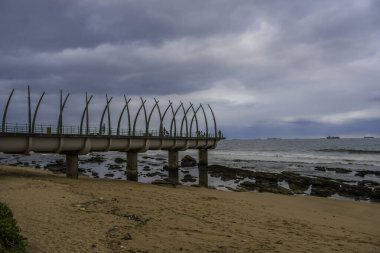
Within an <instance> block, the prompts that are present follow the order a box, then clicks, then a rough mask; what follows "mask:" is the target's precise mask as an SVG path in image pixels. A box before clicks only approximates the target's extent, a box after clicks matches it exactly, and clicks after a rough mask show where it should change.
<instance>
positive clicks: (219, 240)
mask: <svg viewBox="0 0 380 253" xmlns="http://www.w3.org/2000/svg"><path fill="white" fill-rule="evenodd" d="M0 201H1V202H5V203H6V204H7V205H8V206H9V207H10V208H11V209H12V210H13V212H14V215H15V218H16V219H17V222H18V224H19V226H20V227H21V229H22V234H23V235H24V236H25V237H27V239H28V250H29V252H32V253H33V252H181V251H182V252H380V240H379V238H380V204H376V203H366V202H354V201H343V200H333V199H326V198H319V197H311V196H284V195H276V194H270V193H254V192H244V193H239V192H223V191H218V190H213V189H207V188H198V187H186V186H176V187H172V186H158V185H150V184H141V183H135V182H126V181H118V180H106V179H89V178H80V179H79V180H70V179H66V178H65V177H64V175H59V174H53V173H51V172H49V171H43V170H38V169H32V168H30V169H29V168H17V167H9V166H1V167H0Z"/></svg>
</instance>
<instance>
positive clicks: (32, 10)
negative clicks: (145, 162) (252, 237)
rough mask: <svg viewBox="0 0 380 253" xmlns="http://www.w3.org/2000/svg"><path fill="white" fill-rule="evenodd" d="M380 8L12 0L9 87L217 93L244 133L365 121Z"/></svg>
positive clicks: (1, 91) (7, 21) (223, 120)
mask: <svg viewBox="0 0 380 253" xmlns="http://www.w3.org/2000/svg"><path fill="white" fill-rule="evenodd" d="M378 13H380V3H379V1H375V0H373V1H370V0H363V1H349V0H340V1H327V0H326V1H314V0H313V1H312V0H297V1H284V0H270V1H268V0H257V1H252V0H249V1H248V0H246V1H243V0H241V1H228V0H221V1H220V0H218V1H217V0H210V1H204V0H196V1H177V0H166V1H153V0H151V1H149V0H144V1H122V0H110V1H103V0H77V1H74V0H61V1H59V0H56V1H50V0H39V1H28V0H23V1H22V0H20V1H10V0H3V1H0V35H1V39H0V99H1V101H5V99H6V96H7V94H9V92H10V90H11V89H12V88H15V89H17V90H23V91H22V92H24V91H25V88H26V84H30V85H31V87H32V90H33V92H35V93H34V95H35V96H37V93H39V92H42V91H43V90H44V91H47V92H48V93H49V94H52V96H53V97H54V96H55V97H56V95H57V93H58V91H59V90H60V89H64V90H65V91H70V92H71V93H72V94H76V95H77V97H78V99H74V100H73V102H72V103H76V104H78V105H79V104H80V105H82V103H83V101H82V100H80V99H79V97H81V98H82V97H83V96H82V95H83V93H84V92H86V91H88V92H90V93H91V94H94V95H96V96H98V97H101V99H102V100H101V101H102V103H103V99H104V94H105V93H109V94H111V95H119V96H121V94H123V93H126V94H127V95H128V96H139V95H144V96H148V97H152V96H160V97H161V98H162V99H168V98H172V99H173V98H174V99H176V100H184V101H188V100H192V101H195V102H201V101H205V102H211V103H212V104H214V105H215V108H216V112H217V114H219V119H220V125H221V126H223V127H225V128H226V129H235V130H236V132H241V133H243V132H245V130H242V129H255V131H257V132H260V133H261V131H263V133H262V135H265V131H266V130H265V129H268V133H269V129H271V128H273V127H274V126H276V127H275V128H276V129H298V130H299V128H295V127H294V126H295V125H297V126H299V125H302V124H300V123H303V124H307V125H308V129H314V130H313V131H314V133H319V131H317V129H324V128H323V127H322V128H321V127H320V124H322V125H326V126H327V125H333V126H336V127H337V129H338V128H339V127H341V129H342V130H343V129H344V125H350V124H354V125H357V126H360V127H362V128H365V124H359V122H361V121H366V120H368V121H371V122H376V120H377V119H380V114H379V113H378V112H377V111H376V108H379V105H380V101H379V99H378V97H379V94H380V88H379V83H378V80H380V72H379V71H378V70H379V67H380V60H379V59H380V46H379V45H380V29H379V27H380V18H379V16H380V15H379V14H378ZM20 101H23V100H22V99H21V100H20ZM51 101H54V99H51ZM46 102H47V103H52V102H49V100H47V101H46ZM4 103H5V102H1V103H0V104H1V105H3V104H4ZM47 114H48V113H47ZM46 118H48V117H47V116H46ZM236 122H239V123H240V124H241V126H240V128H239V129H240V130H239V129H238V128H236V126H235V127H234V126H233V124H235V123H236ZM355 129H356V128H355ZM371 129H372V130H373V129H374V128H371ZM325 130H326V131H327V128H326V129H325ZM356 130H357V129H356ZM372 130H371V131H372ZM287 131H288V130H287ZM289 131H290V130H289ZM299 131H300V133H301V130H299ZM313 131H311V132H308V134H309V136H313ZM232 132H233V131H232ZM357 132H358V133H359V131H357ZM284 133H286V131H284ZM373 133H374V134H380V133H379V132H373ZM235 135H236V136H237V134H235ZM289 135H290V134H289ZM246 136H252V135H250V134H247V135H246Z"/></svg>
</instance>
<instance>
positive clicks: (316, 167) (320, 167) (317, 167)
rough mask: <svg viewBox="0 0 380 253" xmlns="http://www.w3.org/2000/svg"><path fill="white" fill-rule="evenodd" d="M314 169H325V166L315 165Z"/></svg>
mask: <svg viewBox="0 0 380 253" xmlns="http://www.w3.org/2000/svg"><path fill="white" fill-rule="evenodd" d="M314 169H315V170H318V171H326V167H322V166H315V167H314Z"/></svg>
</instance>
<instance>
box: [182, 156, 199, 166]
mask: <svg viewBox="0 0 380 253" xmlns="http://www.w3.org/2000/svg"><path fill="white" fill-rule="evenodd" d="M194 166H197V161H196V160H195V159H194V158H193V157H191V156H189V155H186V156H184V157H183V158H182V160H181V167H194Z"/></svg>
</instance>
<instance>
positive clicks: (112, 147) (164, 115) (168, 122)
mask: <svg viewBox="0 0 380 253" xmlns="http://www.w3.org/2000/svg"><path fill="white" fill-rule="evenodd" d="M13 94H14V90H12V92H11V93H10V95H9V97H8V99H7V101H6V103H5V106H4V109H3V115H2V122H1V129H0V152H4V153H13V154H20V153H21V154H29V153H30V152H35V153H57V154H64V155H65V156H66V176H67V177H69V178H78V157H79V155H85V154H88V153H90V152H107V151H119V152H125V153H126V155H127V166H126V174H127V179H128V180H133V181H136V180H137V174H138V173H137V167H138V166H137V164H138V153H142V152H146V151H147V150H166V151H167V152H168V167H169V169H170V170H178V152H179V151H184V150H187V149H197V150H198V159H199V161H198V164H199V165H201V166H207V164H208V150H209V149H214V148H215V147H216V145H217V144H218V142H219V141H220V140H221V139H224V137H223V135H222V133H221V131H220V130H218V128H217V124H216V119H215V114H214V112H213V110H212V108H211V106H210V105H207V107H206V108H205V107H204V106H203V105H202V104H200V105H197V106H195V105H193V104H192V103H190V104H189V106H185V105H184V104H183V103H182V102H180V104H179V105H178V106H174V105H173V102H171V101H169V104H168V105H166V106H165V108H164V110H162V108H161V107H160V104H159V101H158V100H156V99H154V105H153V106H152V107H151V108H148V106H147V105H146V101H147V100H144V99H143V98H140V101H141V105H140V106H139V107H138V109H137V112H136V113H135V114H134V117H133V115H132V113H131V111H130V101H131V99H130V98H129V99H128V98H127V97H126V96H125V95H124V104H123V106H122V108H120V111H119V112H118V120H117V122H116V125H115V126H116V127H113V125H112V123H113V122H112V120H111V112H110V103H111V101H112V97H108V96H107V95H106V101H105V106H104V109H103V110H102V114H101V117H100V122H99V124H98V125H97V126H91V125H90V123H89V122H90V121H89V107H90V103H91V101H92V99H93V96H89V95H87V94H86V96H85V103H84V108H83V112H82V114H81V117H78V119H79V120H80V122H79V124H78V125H77V126H65V125H64V124H63V117H64V109H65V106H66V104H67V101H68V99H69V96H70V94H67V95H65V96H63V94H62V91H61V92H60V99H59V105H58V107H59V114H58V115H57V117H56V119H55V120H56V122H57V124H56V125H50V124H37V123H36V119H37V116H38V111H39V108H40V105H41V104H42V101H43V98H44V96H45V92H43V93H42V95H41V96H40V97H39V99H38V102H37V104H36V106H35V110H34V111H33V113H32V106H31V93H30V87H29V86H28V92H27V98H28V111H27V113H28V121H27V122H26V123H22V124H20V123H12V122H8V121H7V114H8V111H9V107H10V105H11V101H12V96H13ZM206 110H208V111H209V114H210V113H211V115H212V120H210V119H209V117H208V116H207V113H206ZM179 112H181V113H179ZM140 115H141V117H140V118H143V122H144V124H143V126H144V127H143V129H137V121H138V118H139V116H140ZM154 115H155V116H156V118H158V119H159V123H158V124H156V126H155V127H153V124H152V116H154ZM199 117H202V118H201V119H202V121H203V122H204V124H203V125H204V127H203V128H202V129H201V127H200V124H199V121H200V119H199ZM125 121H126V122H125ZM106 123H107V124H106ZM210 124H211V125H212V126H211V127H210V126H209V125H210ZM157 125H158V126H157ZM209 128H210V129H211V130H210V129H209Z"/></svg>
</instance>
